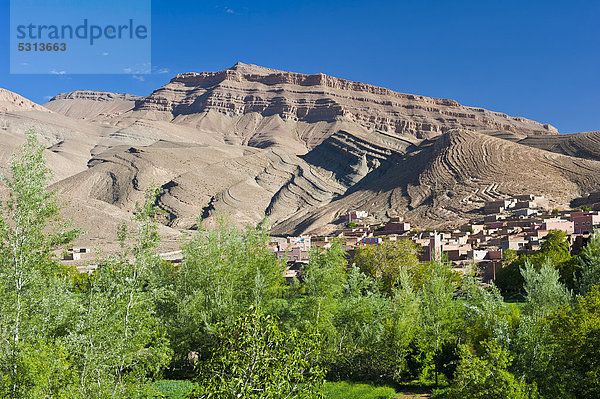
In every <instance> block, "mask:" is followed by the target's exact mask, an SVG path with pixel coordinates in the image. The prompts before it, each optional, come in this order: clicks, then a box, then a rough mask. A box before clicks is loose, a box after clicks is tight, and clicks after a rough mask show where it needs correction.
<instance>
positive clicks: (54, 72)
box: [50, 69, 67, 75]
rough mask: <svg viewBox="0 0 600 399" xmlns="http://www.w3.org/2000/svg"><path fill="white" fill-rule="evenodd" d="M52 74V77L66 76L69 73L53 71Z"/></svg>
mask: <svg viewBox="0 0 600 399" xmlns="http://www.w3.org/2000/svg"><path fill="white" fill-rule="evenodd" d="M50 73H51V74H52V75H66V74H67V72H65V71H55V70H54V69H53V70H51V71H50Z"/></svg>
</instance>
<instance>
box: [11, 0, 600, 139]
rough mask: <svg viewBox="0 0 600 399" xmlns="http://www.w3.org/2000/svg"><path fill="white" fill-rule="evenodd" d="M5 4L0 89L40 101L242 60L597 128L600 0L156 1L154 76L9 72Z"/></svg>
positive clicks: (126, 87) (130, 89) (149, 84)
mask: <svg viewBox="0 0 600 399" xmlns="http://www.w3.org/2000/svg"><path fill="white" fill-rule="evenodd" d="M40 1H42V0H40ZM46 1H51V0H46ZM0 2H1V3H0V4H1V5H0V26H3V27H4V32H3V33H2V35H0V51H1V52H2V54H4V57H3V58H2V60H3V62H1V64H0V87H4V88H7V89H9V90H12V91H15V92H17V93H19V94H21V95H23V96H25V97H27V98H30V99H32V100H34V101H36V102H38V103H44V102H45V101H47V98H49V97H50V96H53V95H55V94H57V93H61V92H67V91H72V90H78V89H89V90H104V91H114V92H127V93H132V94H138V95H147V94H149V93H150V92H152V91H153V90H155V89H157V88H159V87H160V86H162V85H164V84H166V83H167V82H168V81H169V79H170V78H171V77H172V76H174V75H175V74H177V73H182V72H189V71H194V72H202V71H217V70H222V69H225V68H227V67H230V66H232V65H233V64H235V63H236V62H237V61H242V62H246V63H253V64H258V65H262V66H266V67H271V68H277V69H283V70H289V71H294V72H302V73H309V74H312V73H317V72H322V73H325V74H328V75H333V76H337V77H341V78H345V79H350V80H354V81H360V82H366V83H371V84H375V85H378V86H384V87H387V88H390V89H392V90H396V91H400V92H405V93H414V94H421V95H426V96H432V97H442V98H452V99H455V100H457V101H459V102H460V103H462V104H464V105H470V106H480V107H484V108H487V109H490V110H494V111H500V112H505V113H507V114H509V115H513V116H524V117H527V118H531V119H534V120H538V121H540V122H545V123H550V124H552V125H554V126H556V127H557V128H558V129H559V130H560V131H561V132H562V133H571V132H578V131H591V130H600V30H599V29H598V26H599V25H600V2H598V1H592V0H590V1H577V0H571V1H552V0H546V1H526V0H521V1H513V0H504V1H483V0H479V1H461V0H455V1H449V0H446V1H434V0H400V1H369V2H359V1H352V0H345V1H312V0H311V1H286V2H279V1H266V0H264V1H263V0H254V1H227V2H221V1H216V2H215V1H183V0H171V1H166V0H153V1H152V70H153V73H152V74H150V75H10V74H9V57H8V54H9V36H8V35H9V30H8V29H9V28H8V26H9V2H8V0H0Z"/></svg>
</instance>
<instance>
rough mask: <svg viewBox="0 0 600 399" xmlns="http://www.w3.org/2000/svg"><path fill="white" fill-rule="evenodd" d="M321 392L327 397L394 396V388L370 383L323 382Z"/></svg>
mask: <svg viewBox="0 0 600 399" xmlns="http://www.w3.org/2000/svg"><path fill="white" fill-rule="evenodd" d="M323 394H324V395H325V398H327V399H346V398H347V399H353V398H356V399H359V398H361V399H362V398H365V399H389V398H395V397H396V390H395V389H393V388H390V387H377V386H374V385H370V384H358V383H352V382H345V381H342V382H329V381H327V382H325V385H324V386H323Z"/></svg>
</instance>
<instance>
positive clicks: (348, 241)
mask: <svg viewBox="0 0 600 399" xmlns="http://www.w3.org/2000/svg"><path fill="white" fill-rule="evenodd" d="M598 201H600V191H599V192H594V193H591V194H590V195H589V196H588V197H586V198H581V199H579V200H575V201H574V202H573V204H574V205H576V204H578V203H593V204H594V205H593V206H592V207H588V206H582V207H581V208H580V209H563V210H559V209H556V208H553V209H552V208H551V207H550V203H549V201H548V200H547V199H546V198H544V197H541V196H534V195H529V194H524V195H517V196H514V197H509V198H506V199H501V200H495V201H488V202H486V203H485V205H484V206H483V207H482V208H481V210H480V213H479V214H478V215H477V217H476V218H474V219H473V220H472V221H471V222H470V223H467V224H464V225H462V226H459V227H457V228H454V229H448V230H437V231H436V230H433V229H426V230H424V231H422V230H419V229H416V228H414V227H413V226H411V224H410V223H409V222H407V221H404V220H403V218H401V217H394V218H391V219H390V220H389V221H387V222H385V223H370V222H368V219H369V215H368V213H367V212H364V211H352V212H348V213H347V214H346V221H347V222H346V225H345V227H344V228H341V229H339V230H338V231H335V232H334V233H333V234H330V235H327V236H310V235H305V236H299V237H282V238H278V237H273V239H272V242H271V249H272V250H273V251H274V252H275V253H276V254H277V257H278V258H279V259H286V258H287V262H288V269H287V270H286V272H285V277H286V278H287V279H292V278H295V277H298V276H299V275H300V274H301V270H302V268H303V266H304V265H306V264H308V260H309V253H310V250H311V249H312V248H315V247H316V248H328V247H330V246H331V243H332V241H333V240H334V239H339V240H341V241H342V243H344V247H345V250H346V251H347V253H348V259H349V260H351V259H352V256H353V254H354V251H355V250H356V249H357V248H360V247H361V246H364V245H378V244H380V243H382V242H384V241H388V240H389V241H399V240H406V239H408V240H411V241H413V242H414V243H415V244H416V245H417V246H418V247H420V253H419V259H420V260H421V261H423V262H428V261H431V260H434V259H445V260H447V261H448V262H450V263H451V264H452V267H453V268H454V269H455V270H458V271H461V270H465V267H466V266H470V265H474V266H476V268H477V269H478V271H479V276H480V278H481V280H482V281H483V282H489V281H493V280H494V279H495V277H496V272H497V271H498V270H499V269H500V268H501V267H502V260H503V254H507V253H508V251H514V252H513V254H515V255H517V256H518V255H522V254H531V253H533V252H535V251H537V250H539V249H540V245H541V243H542V242H543V240H544V238H545V237H546V236H547V235H548V233H549V232H550V231H551V230H560V231H562V232H564V233H565V234H566V235H567V238H568V240H569V245H570V246H571V248H572V250H573V251H575V252H577V250H578V249H579V248H582V247H583V246H584V245H585V243H587V241H588V239H589V236H590V234H591V233H593V230H594V228H597V227H598V226H600V212H599V210H600V206H599V205H600V203H598Z"/></svg>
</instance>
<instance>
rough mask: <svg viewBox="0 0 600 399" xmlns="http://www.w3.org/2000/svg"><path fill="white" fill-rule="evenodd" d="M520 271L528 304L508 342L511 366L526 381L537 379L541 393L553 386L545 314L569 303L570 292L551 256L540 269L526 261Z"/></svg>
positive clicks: (549, 390)
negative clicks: (511, 359)
mask: <svg viewBox="0 0 600 399" xmlns="http://www.w3.org/2000/svg"><path fill="white" fill-rule="evenodd" d="M521 273H522V274H523V279H524V281H525V284H524V288H525V292H526V293H527V296H526V299H527V304H526V306H525V307H524V309H523V314H522V317H521V320H520V322H519V327H518V329H517V332H516V335H515V338H514V340H513V342H512V345H511V349H512V351H513V353H514V354H515V358H514V365H513V370H514V371H515V372H516V373H518V374H519V375H521V376H524V377H525V379H526V381H527V382H536V383H537V385H538V388H539V389H540V391H541V392H542V393H544V394H547V395H551V394H552V392H553V391H554V389H555V387H554V382H553V373H552V372H551V370H552V364H551V363H552V362H553V359H554V356H555V351H556V348H555V345H553V344H552V342H551V336H550V335H551V334H550V329H549V326H548V323H547V322H546V321H545V318H546V317H547V316H548V315H549V314H551V313H552V312H554V311H555V310H557V309H558V308H560V307H561V306H563V305H566V304H568V303H569V302H570V301H571V292H570V291H569V290H568V289H567V288H566V287H565V286H564V285H563V284H562V283H561V282H560V281H559V279H560V276H559V272H558V270H557V269H556V268H554V267H553V266H552V264H551V263H550V259H546V261H545V262H544V263H543V264H542V266H541V268H540V270H539V271H537V270H535V268H534V266H533V265H532V264H531V263H529V262H526V264H525V268H523V269H521Z"/></svg>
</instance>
